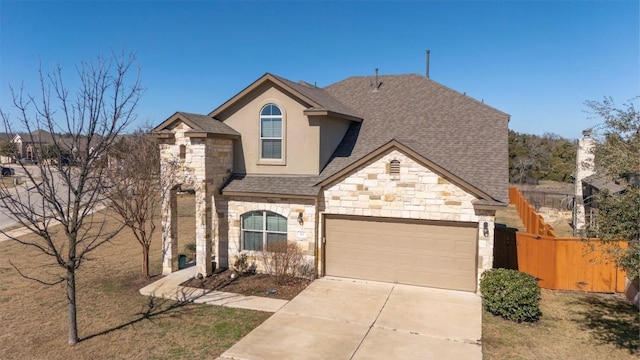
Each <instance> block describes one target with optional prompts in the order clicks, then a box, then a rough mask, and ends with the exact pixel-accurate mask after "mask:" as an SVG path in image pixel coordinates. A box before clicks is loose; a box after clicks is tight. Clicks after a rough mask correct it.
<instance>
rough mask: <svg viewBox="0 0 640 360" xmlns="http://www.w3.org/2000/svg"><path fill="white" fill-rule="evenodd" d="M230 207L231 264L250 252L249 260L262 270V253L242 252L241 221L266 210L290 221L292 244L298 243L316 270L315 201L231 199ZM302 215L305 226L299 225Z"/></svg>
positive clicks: (288, 222)
mask: <svg viewBox="0 0 640 360" xmlns="http://www.w3.org/2000/svg"><path fill="white" fill-rule="evenodd" d="M226 203H227V209H228V210H227V214H226V215H227V221H228V224H229V232H228V234H229V263H230V264H231V265H233V262H234V260H235V258H236V257H237V256H238V254H240V253H242V252H246V253H247V255H248V256H249V259H250V260H251V261H256V264H257V265H258V266H259V267H260V268H262V267H261V264H260V263H259V258H260V254H259V253H258V252H256V251H244V250H242V244H241V224H240V217H241V216H242V214H244V213H247V212H249V211H260V210H266V211H271V212H274V213H276V214H279V215H282V216H284V217H286V218H287V233H288V234H287V239H288V241H289V242H293V241H295V242H296V243H297V244H298V245H299V246H300V248H302V249H303V251H304V254H305V261H306V262H307V263H308V264H310V265H311V266H313V264H314V260H315V259H314V258H315V247H316V233H317V231H316V221H315V220H316V208H315V200H304V199H286V198H250V197H246V198H245V197H235V198H230V199H228V201H227V202H226ZM300 212H302V214H303V218H302V219H303V221H304V224H303V225H300V224H299V223H298V214H299V213H300Z"/></svg>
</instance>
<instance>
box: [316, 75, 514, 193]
mask: <svg viewBox="0 0 640 360" xmlns="http://www.w3.org/2000/svg"><path fill="white" fill-rule="evenodd" d="M373 80H374V77H372V76H368V77H367V76H362V77H351V78H348V79H346V80H343V81H340V82H338V83H335V84H333V85H330V86H328V87H326V88H325V90H326V91H327V93H328V94H330V95H331V96H333V97H335V98H336V99H339V100H340V102H341V103H343V104H345V105H346V106H348V107H350V108H352V109H354V110H355V111H357V112H359V113H361V114H362V115H363V118H364V120H363V121H362V123H352V124H351V126H350V128H349V129H348V130H347V134H346V135H345V137H344V139H343V140H342V142H341V143H340V145H339V146H338V148H337V149H336V151H335V152H334V154H333V157H332V159H331V160H330V161H329V163H328V164H327V165H326V167H325V168H324V169H323V171H322V173H321V175H320V177H319V178H320V180H321V181H322V180H325V179H327V178H329V177H331V176H332V175H334V174H335V173H337V172H339V171H340V170H342V169H344V168H345V167H347V166H349V165H351V164H353V163H355V162H356V161H358V160H359V159H361V158H364V157H365V156H366V155H368V154H369V153H372V152H373V151H375V150H376V149H378V148H380V147H382V146H383V145H384V144H386V143H388V142H390V141H392V140H396V141H398V142H399V143H401V144H403V145H404V146H407V147H408V148H410V149H411V150H413V151H415V152H416V153H417V154H419V155H420V156H422V157H423V158H425V159H427V160H428V161H429V162H430V163H432V164H435V165H437V166H438V167H440V168H442V169H446V171H447V172H448V173H450V174H451V175H453V176H454V177H456V178H459V179H462V180H463V181H464V182H466V183H468V184H469V185H470V186H471V187H474V188H477V189H479V190H481V192H483V193H485V194H487V195H489V196H490V197H491V198H492V199H493V200H496V201H500V202H505V203H506V202H508V181H507V179H508V143H507V141H508V133H507V132H508V126H507V124H508V121H509V115H507V114H505V113H503V112H501V111H498V110H496V109H494V108H492V107H489V106H487V105H485V104H483V103H481V102H479V101H476V100H474V99H472V98H470V97H468V96H466V95H463V94H461V93H458V92H456V91H454V90H451V89H449V88H447V87H445V86H443V85H440V84H438V83H436V82H435V81H432V80H430V79H428V78H425V77H423V76H421V75H418V74H410V75H386V76H384V75H383V76H379V77H378V81H379V83H381V85H380V86H379V87H377V88H376V89H374V87H372V86H371V84H372V82H373ZM486 200H490V199H486Z"/></svg>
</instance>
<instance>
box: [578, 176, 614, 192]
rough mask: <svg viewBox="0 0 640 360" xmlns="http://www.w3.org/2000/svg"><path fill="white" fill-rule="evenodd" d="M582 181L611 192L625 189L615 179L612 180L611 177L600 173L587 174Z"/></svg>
mask: <svg viewBox="0 0 640 360" xmlns="http://www.w3.org/2000/svg"><path fill="white" fill-rule="evenodd" d="M582 182H583V183H586V184H589V185H591V186H593V187H594V188H596V189H598V190H600V191H602V190H607V191H609V193H611V194H617V193H619V192H622V191H624V190H625V187H624V186H621V185H620V184H616V183H615V182H614V181H611V179H609V178H608V177H607V176H605V175H603V174H599V173H596V174H593V175H591V176H587V177H586V178H584V179H582Z"/></svg>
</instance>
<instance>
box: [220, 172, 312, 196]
mask: <svg viewBox="0 0 640 360" xmlns="http://www.w3.org/2000/svg"><path fill="white" fill-rule="evenodd" d="M316 183H317V176H311V177H306V176H301V177H298V176H268V175H236V176H234V177H233V178H232V179H231V180H230V181H229V183H228V185H227V186H225V187H224V192H226V193H228V192H239V193H259V194H269V195H283V196H284V197H286V196H287V195H289V196H290V195H298V196H316V195H318V191H319V187H318V186H315V184H316Z"/></svg>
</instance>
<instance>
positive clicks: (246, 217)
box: [241, 211, 287, 251]
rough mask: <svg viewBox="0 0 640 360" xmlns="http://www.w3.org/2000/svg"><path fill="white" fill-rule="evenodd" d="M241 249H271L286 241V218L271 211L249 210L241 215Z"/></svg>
mask: <svg viewBox="0 0 640 360" xmlns="http://www.w3.org/2000/svg"><path fill="white" fill-rule="evenodd" d="M241 218H242V221H241V230H242V231H241V233H242V250H253V251H262V250H263V249H264V248H265V246H266V249H267V250H269V251H272V250H273V249H274V247H275V246H277V245H278V244H282V243H283V242H284V243H286V241H287V218H286V217H284V216H282V215H278V214H276V213H274V212H271V211H251V212H248V213H245V214H243V215H242V216H241Z"/></svg>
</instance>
